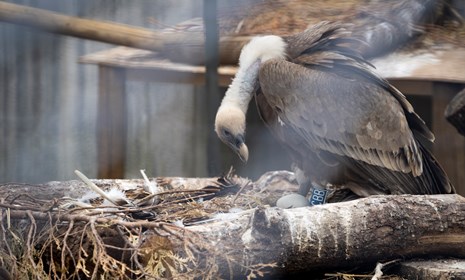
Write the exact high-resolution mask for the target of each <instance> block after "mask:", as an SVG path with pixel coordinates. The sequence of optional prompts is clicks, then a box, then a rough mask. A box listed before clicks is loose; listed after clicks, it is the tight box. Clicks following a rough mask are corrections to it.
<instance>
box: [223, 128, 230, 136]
mask: <svg viewBox="0 0 465 280" xmlns="http://www.w3.org/2000/svg"><path fill="white" fill-rule="evenodd" d="M223 134H224V136H226V137H231V135H232V134H231V132H229V131H228V130H226V129H223Z"/></svg>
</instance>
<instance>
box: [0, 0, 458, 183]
mask: <svg viewBox="0 0 465 280" xmlns="http://www.w3.org/2000/svg"><path fill="white" fill-rule="evenodd" d="M3 2H11V3H15V4H21V5H27V6H30V7H36V8H41V9H46V10H49V11H53V12H58V13H63V14H66V15H71V16H77V17H83V18H89V19H96V20H106V21H113V22H118V23H125V24H129V25H133V26H139V27H146V28H149V29H153V30H161V29H166V28H170V27H173V26H174V25H176V24H178V23H180V22H183V21H186V20H190V19H192V18H198V17H202V14H203V2H202V1H200V0H199V1H192V0H171V1H155V0H131V1H129V0H61V1H57V0H14V1H3ZM226 2H234V3H226ZM274 2H276V3H275V4H276V6H269V5H268V6H267V7H268V8H266V9H268V10H272V9H274V8H279V7H282V6H283V5H284V4H282V3H284V2H282V1H274ZM299 2H305V1H299ZM307 2H308V3H307V4H305V5H304V6H302V7H314V6H315V5H318V3H319V2H321V1H313V2H312V1H307ZM323 2H327V1H322V3H323ZM366 2H370V1H362V0H360V1H334V5H333V7H332V9H326V10H324V12H325V13H323V15H322V10H321V9H313V8H309V9H308V10H306V13H307V14H311V13H315V14H318V15H319V16H326V17H325V19H326V18H328V19H330V18H331V17H335V16H339V15H340V12H341V10H344V9H350V8H353V7H356V6H360V5H363V4H364V3H366ZM371 2H377V1H371ZM378 2H379V1H378ZM464 2H465V1H448V3H449V4H450V5H451V6H453V7H454V8H455V9H454V11H455V12H457V13H459V14H460V13H462V15H463V13H464V10H465V5H464ZM290 3H292V2H290ZM264 4H267V3H265V2H264V1H258V0H250V1H247V0H242V1H219V2H218V15H219V16H220V17H221V16H223V15H230V14H232V13H234V16H235V17H236V18H235V17H233V18H232V19H230V20H229V23H228V21H225V22H226V23H225V22H220V29H221V30H220V32H221V33H222V32H231V30H228V28H227V26H232V27H233V28H232V29H237V30H235V32H236V33H237V34H238V35H240V33H241V32H244V33H247V32H249V31H250V30H247V29H253V28H255V33H274V34H282V33H286V32H287V33H288V32H293V31H297V30H301V29H303V28H304V27H305V26H306V25H308V24H310V23H312V22H318V21H319V20H320V19H318V18H315V19H309V20H308V22H299V19H301V18H302V17H303V16H307V15H306V14H301V15H299V16H298V17H296V18H295V19H293V17H294V14H292V13H289V14H283V13H278V14H276V13H275V14H274V15H273V14H270V16H269V18H261V19H260V20H258V19H257V20H255V21H253V20H249V22H248V24H244V22H243V21H242V20H241V19H240V16H241V15H244V14H248V13H253V12H256V11H257V9H261V8H263V9H265V8H264V6H263V5H264ZM329 6H331V5H329ZM295 10H296V11H303V10H304V9H301V8H299V7H297V8H296V9H295ZM302 13H303V12H302ZM284 19H286V25H287V26H286V28H284V26H283V24H282V22H280V21H283V20H284ZM231 22H233V23H231ZM199 23H200V24H202V21H201V20H200V21H199V22H197V23H196V24H199ZM228 24H229V25H228ZM243 25H244V26H243ZM229 29H231V28H229ZM239 29H240V30H239ZM238 30H239V31H238ZM252 33H253V32H252ZM113 47H115V46H114V45H110V44H105V43H99V42H96V41H90V40H84V39H78V38H73V37H69V36H63V35H58V34H52V33H46V32H41V31H38V30H36V29H33V28H29V27H24V26H19V25H14V24H10V23H5V22H0V183H3V182H23V183H42V182H47V181H52V180H69V179H75V175H74V173H73V171H74V170H75V169H79V170H80V171H82V172H83V173H84V174H86V175H87V176H88V177H90V178H96V177H98V156H97V154H98V151H97V140H98V139H97V137H98V136H97V135H98V134H97V129H98V126H97V117H98V107H97V103H98V90H99V70H98V69H99V68H98V67H97V66H96V65H93V64H86V63H79V60H80V58H81V57H82V56H83V55H87V54H91V53H95V52H98V51H102V50H107V49H110V48H113ZM123 86H124V87H125V88H124V90H125V94H126V108H127V131H126V132H127V133H126V134H127V135H125V136H124V137H125V139H126V141H127V145H126V148H125V149H126V150H125V151H124V153H125V155H126V157H125V159H124V166H125V169H124V172H123V174H122V175H121V176H120V177H121V178H122V177H124V178H140V173H139V170H140V169H145V170H146V172H147V174H148V176H150V177H154V176H181V177H205V176H213V175H219V174H221V173H222V172H225V171H227V170H228V169H229V167H230V166H234V167H235V169H236V170H237V173H238V174H239V175H241V176H244V177H250V178H252V179H256V178H258V177H259V176H260V175H261V174H262V173H263V172H265V171H268V170H276V169H289V166H290V162H289V159H288V158H287V156H286V155H285V153H284V152H283V151H282V150H281V149H280V147H278V146H277V145H276V144H275V143H274V141H273V140H272V138H271V136H270V135H269V134H268V132H267V130H266V129H265V128H264V127H263V126H262V124H261V122H260V120H259V117H258V115H257V114H256V112H255V105H253V104H252V105H251V106H250V109H251V110H250V112H249V113H248V123H249V124H248V131H247V142H248V144H249V147H251V155H250V161H249V163H248V164H247V165H244V164H242V163H241V162H240V161H239V160H238V159H237V158H236V155H234V154H233V153H232V152H231V151H229V150H228V149H227V148H226V147H225V146H224V145H222V144H220V143H219V140H218V141H217V143H213V144H212V143H211V141H210V142H209V140H208V135H209V134H211V133H212V131H213V123H212V122H211V120H212V112H215V111H216V107H215V108H213V109H212V108H209V106H211V102H209V100H208V96H207V95H206V94H205V86H204V85H202V84H189V83H175V82H172V81H170V82H160V81H157V82H142V81H130V80H128V81H126V82H125V83H124V84H123ZM454 87H455V88H454V90H457V91H458V90H459V89H460V86H458V85H455V84H454ZM225 90H226V87H225V85H223V84H222V85H221V86H220V87H219V91H218V94H219V100H220V99H221V97H222V94H223V93H224V92H225ZM409 100H410V101H412V103H413V105H414V107H415V109H416V110H417V111H418V112H419V113H420V115H422V117H423V118H424V119H425V120H426V121H427V123H429V124H430V125H431V123H432V120H431V115H430V112H431V110H432V107H433V105H432V101H431V99H430V98H426V97H424V96H419V95H416V96H412V97H409ZM218 105H219V104H218ZM212 145H213V146H215V145H217V147H216V148H215V149H219V150H218V151H219V152H218V154H217V155H216V156H215V157H214V158H212V157H209V149H211V148H212ZM461 157H465V155H461ZM464 164H465V163H464ZM464 172H465V171H464Z"/></svg>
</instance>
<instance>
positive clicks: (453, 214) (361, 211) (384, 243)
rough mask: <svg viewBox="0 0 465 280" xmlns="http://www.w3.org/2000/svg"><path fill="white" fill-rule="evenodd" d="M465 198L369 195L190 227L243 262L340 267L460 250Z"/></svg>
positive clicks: (287, 267) (293, 269)
mask: <svg viewBox="0 0 465 280" xmlns="http://www.w3.org/2000/svg"><path fill="white" fill-rule="evenodd" d="M463 214H465V199H464V198H462V197H460V196H458V195H436V196H412V195H402V196H373V197H369V198H364V199H359V200H355V201H351V202H344V203H335V204H326V205H323V206H315V207H305V208H297V209H279V208H266V209H256V210H253V211H252V213H250V214H245V215H244V216H242V217H241V218H240V219H237V220H234V221H225V222H218V223H212V224H208V225H203V226H196V227H190V230H192V231H196V232H198V233H201V234H202V235H203V236H205V239H206V240H210V241H211V242H212V243H213V244H215V246H224V245H225V244H230V245H231V244H236V246H238V247H240V248H242V251H241V252H240V253H239V254H240V256H237V257H238V258H239V259H241V260H242V262H243V263H247V261H252V262H253V263H273V262H275V263H277V264H278V267H282V268H283V271H281V272H284V273H286V274H287V273H301V272H302V271H323V270H339V269H343V268H349V267H355V266H362V265H367V264H374V263H376V262H378V261H386V260H392V259H396V258H412V257H422V256H423V257H425V256H431V255H444V256H455V257H465V236H464V233H465V217H464V216H463Z"/></svg>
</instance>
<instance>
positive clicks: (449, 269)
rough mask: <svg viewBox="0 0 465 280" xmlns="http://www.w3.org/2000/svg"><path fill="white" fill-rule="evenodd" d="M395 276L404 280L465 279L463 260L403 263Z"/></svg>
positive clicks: (464, 263) (464, 262) (464, 261)
mask: <svg viewBox="0 0 465 280" xmlns="http://www.w3.org/2000/svg"><path fill="white" fill-rule="evenodd" d="M398 270H399V271H398V272H397V274H399V275H400V276H402V277H403V278H405V279H422V280H441V279H444V280H445V279H465V260H461V259H434V260H418V261H408V262H403V263H401V264H400V265H399V269H398Z"/></svg>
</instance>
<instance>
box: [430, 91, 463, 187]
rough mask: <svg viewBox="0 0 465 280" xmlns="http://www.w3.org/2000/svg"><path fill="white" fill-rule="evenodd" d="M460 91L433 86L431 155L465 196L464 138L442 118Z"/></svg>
mask: <svg viewBox="0 0 465 280" xmlns="http://www.w3.org/2000/svg"><path fill="white" fill-rule="evenodd" d="M460 89H461V86H460V85H458V84H451V83H439V82H437V83H434V84H433V96H432V100H433V108H432V109H433V110H432V111H433V132H434V134H435V136H436V141H435V144H434V146H433V153H434V155H435V157H436V158H437V160H438V161H439V163H440V164H441V165H442V167H443V168H444V169H445V171H446V173H447V175H448V176H449V178H450V180H451V181H452V184H454V186H455V188H456V189H457V192H458V193H459V194H461V195H465V185H464V184H463V182H465V138H464V137H463V136H461V135H460V134H459V133H458V132H457V130H456V129H455V128H454V127H453V126H452V125H451V124H449V123H448V122H447V120H446V118H445V117H444V111H445V109H446V107H447V105H448V104H449V102H450V101H451V100H452V99H453V98H454V96H455V95H456V94H457V93H458V92H459V91H460Z"/></svg>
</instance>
